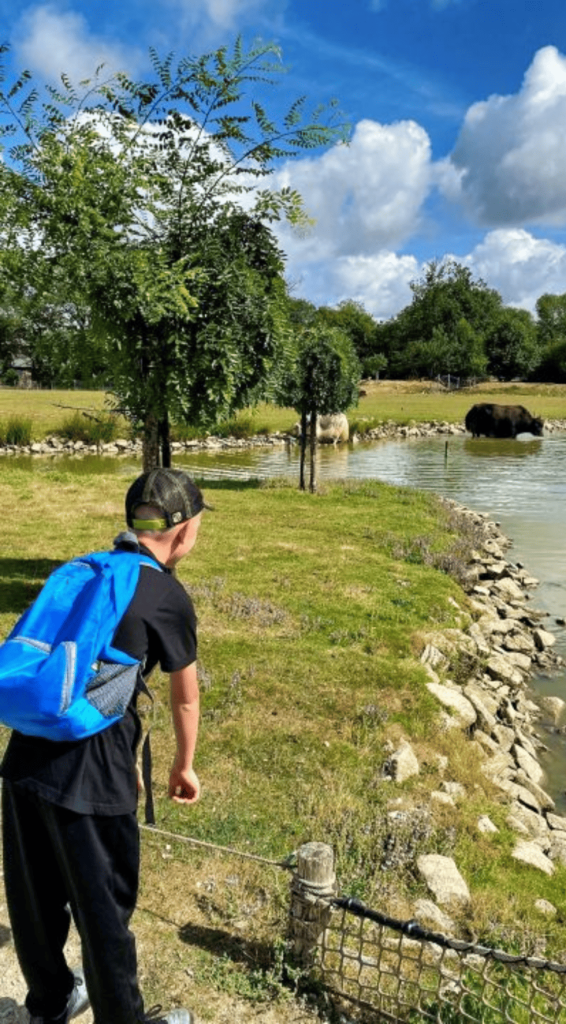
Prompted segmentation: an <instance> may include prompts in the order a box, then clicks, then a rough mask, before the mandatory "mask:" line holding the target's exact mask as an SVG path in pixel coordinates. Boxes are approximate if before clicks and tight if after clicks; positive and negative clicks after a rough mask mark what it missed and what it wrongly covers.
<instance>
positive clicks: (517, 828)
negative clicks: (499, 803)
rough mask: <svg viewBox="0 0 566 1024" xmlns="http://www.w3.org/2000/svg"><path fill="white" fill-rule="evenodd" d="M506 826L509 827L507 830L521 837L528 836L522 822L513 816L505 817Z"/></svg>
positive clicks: (527, 831)
mask: <svg viewBox="0 0 566 1024" xmlns="http://www.w3.org/2000/svg"><path fill="white" fill-rule="evenodd" d="M507 824H508V825H509V828H512V829H513V831H514V832H519V834H520V835H522V836H528V835H529V830H528V828H527V827H526V825H523V822H522V821H521V820H520V819H519V818H517V817H516V816H515V815H514V814H508V815H507Z"/></svg>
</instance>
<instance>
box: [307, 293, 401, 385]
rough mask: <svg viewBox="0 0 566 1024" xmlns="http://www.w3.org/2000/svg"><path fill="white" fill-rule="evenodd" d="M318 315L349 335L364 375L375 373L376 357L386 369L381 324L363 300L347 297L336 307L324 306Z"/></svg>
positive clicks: (379, 364) (324, 321) (379, 365)
mask: <svg viewBox="0 0 566 1024" xmlns="http://www.w3.org/2000/svg"><path fill="white" fill-rule="evenodd" d="M318 315H319V318H320V320H321V321H322V323H327V324H328V325H329V326H331V327H337V328H338V329H339V330H340V331H343V333H344V334H347V335H348V337H349V338H350V341H351V342H352V344H353V346H354V349H355V351H356V354H357V356H358V359H359V360H360V363H361V374H362V376H364V377H371V376H373V375H374V374H375V369H372V367H374V366H375V365H376V363H375V359H376V357H377V358H378V367H379V369H384V367H385V366H386V365H387V359H386V357H385V356H384V355H383V353H382V351H381V349H380V347H379V332H378V326H379V325H378V323H377V321H376V320H375V319H374V317H373V316H372V315H371V313H368V312H367V310H365V309H364V307H363V305H362V304H361V302H354V301H353V300H352V299H347V300H345V301H344V302H340V303H339V305H338V306H337V307H336V309H332V308H328V307H326V306H323V307H321V308H320V309H319V311H318ZM370 361H371V362H370Z"/></svg>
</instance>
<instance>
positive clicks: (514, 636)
mask: <svg viewBox="0 0 566 1024" xmlns="http://www.w3.org/2000/svg"><path fill="white" fill-rule="evenodd" d="M502 646H503V648H504V650H506V651H516V652H517V653H519V654H524V655H531V654H534V651H535V642H534V640H533V639H532V637H530V636H529V635H528V633H523V632H522V631H521V632H520V633H516V632H515V633H511V634H510V635H509V636H506V637H505V639H504V640H503V645H502ZM529 660H530V658H529Z"/></svg>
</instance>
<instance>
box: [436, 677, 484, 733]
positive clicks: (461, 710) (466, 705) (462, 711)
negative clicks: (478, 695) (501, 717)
mask: <svg viewBox="0 0 566 1024" xmlns="http://www.w3.org/2000/svg"><path fill="white" fill-rule="evenodd" d="M426 687H427V690H429V692H430V693H432V694H433V696H435V697H436V698H437V700H439V701H440V703H441V704H443V705H444V707H446V708H450V709H451V711H453V712H454V717H455V718H456V719H457V720H458V724H460V725H461V726H462V728H464V729H468V728H469V727H470V726H471V725H473V724H474V722H475V721H476V718H477V715H476V711H475V708H474V707H473V705H472V704H470V701H469V700H468V699H467V698H466V697H464V696H463V694H461V693H459V692H458V691H457V690H452V689H450V688H449V687H448V686H443V685H442V683H427V684H426Z"/></svg>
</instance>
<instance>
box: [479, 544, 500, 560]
mask: <svg viewBox="0 0 566 1024" xmlns="http://www.w3.org/2000/svg"><path fill="white" fill-rule="evenodd" d="M483 547H484V551H487V553H488V554H489V555H492V556H493V558H497V559H498V560H501V559H502V558H503V551H502V550H501V548H500V547H499V544H497V543H496V542H495V541H494V540H486V541H485V542H484V545H483Z"/></svg>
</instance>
